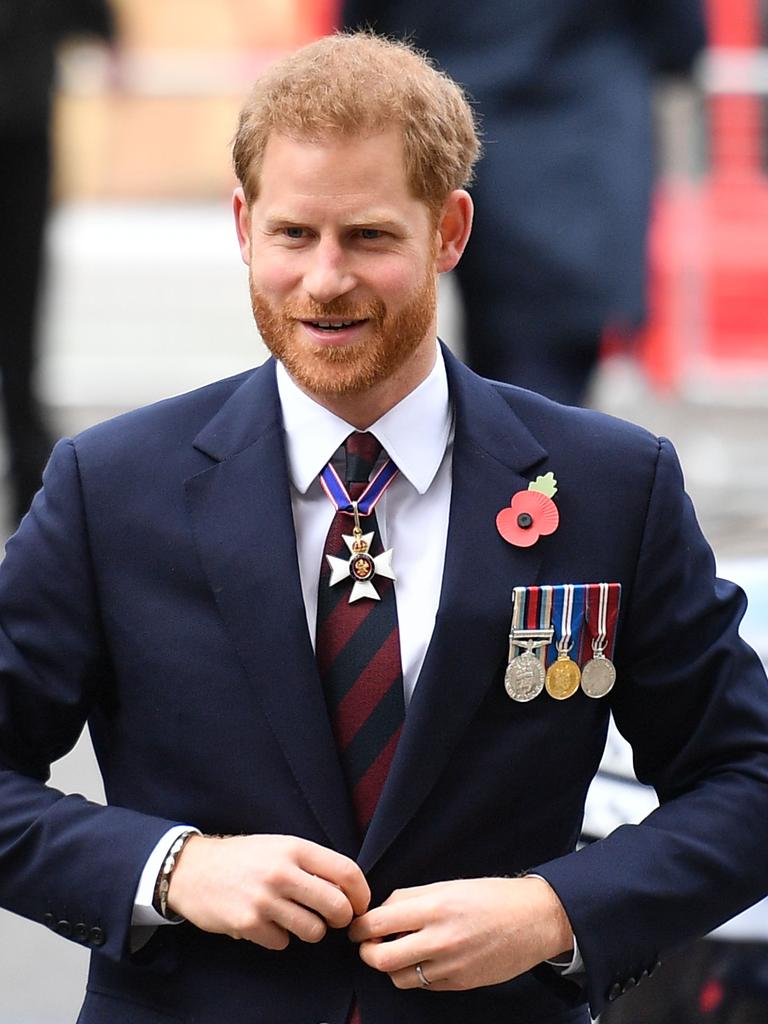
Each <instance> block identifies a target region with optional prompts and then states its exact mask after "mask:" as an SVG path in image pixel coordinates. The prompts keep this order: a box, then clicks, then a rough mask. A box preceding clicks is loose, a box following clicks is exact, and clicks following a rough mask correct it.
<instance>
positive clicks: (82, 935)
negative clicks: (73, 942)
mask: <svg viewBox="0 0 768 1024" xmlns="http://www.w3.org/2000/svg"><path fill="white" fill-rule="evenodd" d="M72 938H73V939H77V941H78V942H85V941H86V940H87V939H88V925H86V924H83V922H82V921H78V922H77V924H76V925H75V927H74V928H73V929H72Z"/></svg>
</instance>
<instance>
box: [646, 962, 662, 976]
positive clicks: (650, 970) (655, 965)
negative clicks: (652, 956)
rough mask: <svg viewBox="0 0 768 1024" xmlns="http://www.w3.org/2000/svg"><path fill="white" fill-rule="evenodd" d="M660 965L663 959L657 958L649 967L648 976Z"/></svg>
mask: <svg viewBox="0 0 768 1024" xmlns="http://www.w3.org/2000/svg"><path fill="white" fill-rule="evenodd" d="M658 967H661V960H656V961H655V962H654V963H652V964H651V966H650V967H649V968H648V977H650V976H651V975H652V974H653V972H654V971H655V970H656V969H657V968H658Z"/></svg>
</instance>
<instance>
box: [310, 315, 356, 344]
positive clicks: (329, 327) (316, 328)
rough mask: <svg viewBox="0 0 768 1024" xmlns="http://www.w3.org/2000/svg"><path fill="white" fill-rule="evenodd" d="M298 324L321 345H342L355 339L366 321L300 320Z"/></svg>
mask: <svg viewBox="0 0 768 1024" xmlns="http://www.w3.org/2000/svg"><path fill="white" fill-rule="evenodd" d="M299 323H300V324H301V325H302V327H303V328H304V330H305V331H306V332H307V333H308V334H309V335H310V337H311V338H312V339H313V340H314V341H315V342H318V343H320V344H321V345H344V344H346V343H347V342H348V341H353V340H354V339H355V338H356V337H357V335H358V334H359V333H360V329H361V328H362V327H364V326H365V324H367V323H368V320H367V319H364V320H300V321H299Z"/></svg>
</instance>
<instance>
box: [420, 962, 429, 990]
mask: <svg viewBox="0 0 768 1024" xmlns="http://www.w3.org/2000/svg"><path fill="white" fill-rule="evenodd" d="M416 974H417V975H418V976H419V983H420V984H421V985H423V986H424V988H429V986H430V985H431V984H432V982H431V981H430V980H429V979H428V978H427V977H426V975H425V974H424V971H423V969H422V966H421V964H416Z"/></svg>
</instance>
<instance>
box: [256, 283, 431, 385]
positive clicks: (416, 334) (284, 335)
mask: <svg viewBox="0 0 768 1024" xmlns="http://www.w3.org/2000/svg"><path fill="white" fill-rule="evenodd" d="M250 289H251V306H252V308H253V316H254V319H255V320H256V326H257V327H258V328H259V332H260V334H261V336H262V338H263V340H264V343H265V344H266V346H267V348H268V349H269V351H270V352H271V353H272V355H273V356H274V357H275V359H279V360H280V362H281V363H282V364H283V365H284V366H285V368H286V370H287V371H288V373H289V374H290V375H291V377H293V379H294V380H295V381H296V383H297V384H298V385H299V387H301V388H302V389H303V390H304V391H307V392H309V393H310V394H313V395H326V396H332V395H341V394H359V393H361V392H364V391H367V390H368V389H370V388H372V387H374V386H375V385H376V384H378V383H380V382H381V381H383V380H385V379H387V378H388V377H391V376H392V374H394V373H395V372H396V371H397V370H399V369H400V367H401V366H403V365H404V364H405V363H406V362H407V361H408V359H409V358H410V357H411V356H412V355H413V353H414V352H416V350H417V349H418V347H419V346H420V345H421V343H422V342H423V341H424V338H425V337H426V335H427V332H428V331H429V329H430V326H431V324H432V323H433V322H434V318H435V311H436V305H437V284H436V277H435V273H434V271H431V270H428V271H427V273H426V274H425V276H424V278H423V280H422V282H421V284H420V285H419V286H418V287H417V288H416V289H415V290H414V292H413V294H412V296H411V298H410V300H409V301H408V302H407V304H406V305H405V306H404V307H403V308H402V309H401V310H399V311H398V312H397V313H389V312H388V311H387V307H386V305H385V303H384V302H383V301H382V300H381V299H374V300H370V301H366V302H354V301H351V300H349V299H346V298H343V297H342V298H339V299H334V300H333V302H328V303H318V302H313V301H312V300H311V299H309V298H307V299H305V300H303V301H298V300H288V301H287V302H284V303H283V304H282V305H281V306H279V307H277V306H274V305H272V303H270V301H269V300H268V299H267V298H266V296H264V295H263V294H262V293H261V292H259V291H258V289H257V288H256V286H255V284H254V282H253V278H252V277H251V279H250ZM300 320H313V321H321V322H322V321H327V320H367V321H368V323H367V325H366V327H365V334H366V336H365V338H364V339H361V340H360V341H357V342H352V343H350V344H348V345H317V344H314V343H313V342H312V339H311V338H309V337H307V336H304V337H302V333H303V329H302V327H301V325H300V323H299V322H298V321H300Z"/></svg>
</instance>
